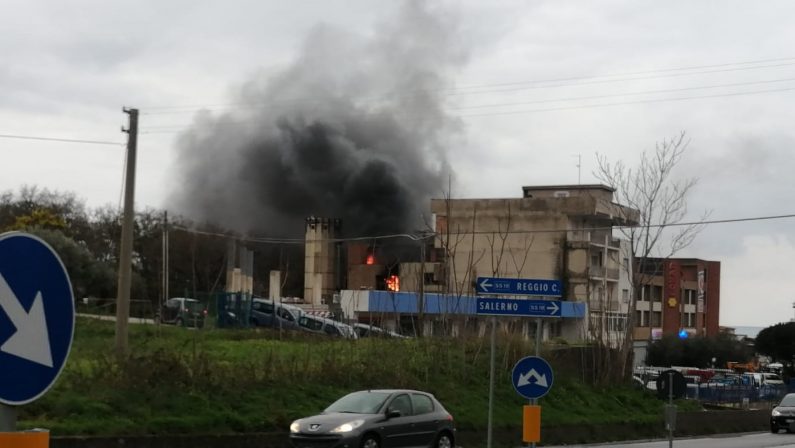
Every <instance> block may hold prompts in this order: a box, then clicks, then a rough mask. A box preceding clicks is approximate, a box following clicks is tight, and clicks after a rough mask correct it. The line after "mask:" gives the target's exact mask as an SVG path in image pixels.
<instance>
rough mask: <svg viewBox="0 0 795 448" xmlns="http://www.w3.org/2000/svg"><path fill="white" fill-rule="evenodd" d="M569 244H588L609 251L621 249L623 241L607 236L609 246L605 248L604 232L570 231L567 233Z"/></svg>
mask: <svg viewBox="0 0 795 448" xmlns="http://www.w3.org/2000/svg"><path fill="white" fill-rule="evenodd" d="M566 239H567V240H568V241H569V243H588V244H590V245H595V246H600V247H607V248H608V249H611V250H612V249H620V248H621V241H620V240H617V239H615V238H613V237H612V236H610V235H607V246H605V233H604V232H591V231H588V230H569V231H568V232H567V233H566Z"/></svg>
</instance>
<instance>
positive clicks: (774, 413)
mask: <svg viewBox="0 0 795 448" xmlns="http://www.w3.org/2000/svg"><path fill="white" fill-rule="evenodd" d="M780 415H781V412H779V410H778V409H773V417H778V416H780Z"/></svg>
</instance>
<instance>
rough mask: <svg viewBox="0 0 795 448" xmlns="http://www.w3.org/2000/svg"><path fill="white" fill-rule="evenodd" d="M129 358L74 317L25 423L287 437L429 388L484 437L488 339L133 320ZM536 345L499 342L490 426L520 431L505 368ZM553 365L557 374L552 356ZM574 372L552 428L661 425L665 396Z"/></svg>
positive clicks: (558, 388)
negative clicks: (351, 400) (334, 410)
mask: <svg viewBox="0 0 795 448" xmlns="http://www.w3.org/2000/svg"><path fill="white" fill-rule="evenodd" d="M130 331H131V334H130V344H131V356H130V358H129V359H128V360H126V361H124V362H121V363H119V362H117V361H116V359H115V357H114V356H113V352H112V348H113V332H114V327H113V323H108V322H101V321H95V320H89V319H78V321H77V327H76V334H75V343H74V347H73V349H72V353H71V357H70V359H69V362H68V363H67V366H66V368H65V370H64V372H63V373H62V375H61V377H60V378H59V380H58V382H57V383H56V385H55V387H54V388H53V389H52V390H51V391H50V392H49V393H47V394H46V395H45V396H44V397H43V398H41V399H40V400H38V401H36V402H34V403H32V404H30V405H27V406H25V407H23V408H22V409H21V420H22V421H21V426H22V427H43V428H48V429H50V430H51V431H52V433H53V434H55V435H120V434H126V435H133V434H164V433H169V434H173V433H224V432H267V431H274V430H276V431H285V428H286V427H287V426H288V425H289V423H290V422H291V421H292V420H294V419H296V418H299V417H302V416H306V415H309V414H314V413H317V412H318V411H320V410H322V409H323V408H325V407H326V406H327V405H328V404H330V403H331V402H332V401H334V400H335V399H336V398H337V397H339V396H341V395H343V394H345V393H347V392H349V391H352V390H358V389H367V388H386V387H390V388H392V387H395V388H397V387H406V388H415V389H421V390H427V391H430V392H432V393H434V394H435V395H436V396H437V397H438V398H439V399H440V400H441V401H442V402H443V403H444V404H445V406H446V407H447V408H448V410H449V411H450V412H451V413H452V414H453V415H454V416H455V418H456V422H457V425H458V426H459V428H461V429H469V430H481V429H483V428H485V425H486V418H487V416H486V409H487V405H488V345H487V344H486V343H485V341H484V340H480V339H473V340H452V339H425V340H374V339H364V340H359V341H341V340H328V339H325V338H315V337H309V336H304V335H300V334H298V335H297V334H293V333H284V334H283V335H282V338H280V337H279V335H278V333H274V332H270V331H249V330H245V331H244V330H241V331H232V330H201V331H191V330H186V329H182V328H174V327H168V326H163V327H160V328H159V329H157V328H156V327H153V326H140V325H135V326H131V328H130ZM527 353H531V347H529V346H528V345H527V344H526V343H525V342H523V341H519V340H509V341H503V344H502V345H501V346H500V351H499V352H498V355H497V356H498V357H497V359H498V362H497V376H496V387H495V403H496V404H495V409H494V421H495V426H496V427H505V428H509V427H511V428H516V427H517V426H519V425H520V424H521V406H522V405H523V404H526V401H524V400H522V399H521V398H520V397H518V396H517V395H516V393H515V392H514V390H513V388H512V386H511V385H510V380H509V374H510V369H511V367H512V366H513V364H514V363H515V361H516V360H517V359H518V358H520V357H521V356H523V355H525V354H527ZM552 364H553V367H556V365H555V360H554V357H552ZM575 370H576V369H566V368H565V367H556V372H555V373H556V378H555V384H554V386H553V388H552V390H551V392H550V393H549V394H548V395H547V396H546V397H544V398H543V399H542V400H541V405H542V406H543V411H542V414H543V417H542V418H543V422H544V425H545V426H554V425H562V424H567V425H568V424H605V423H624V422H628V423H642V422H656V421H660V420H661V414H662V413H661V409H662V408H661V407H662V404H661V402H660V401H658V400H656V399H654V398H653V397H651V396H650V395H648V394H645V393H642V392H640V391H637V390H635V389H632V388H629V387H618V386H616V387H610V388H593V387H590V386H587V385H585V384H583V383H582V381H581V378H580V373H581V372H577V371H575Z"/></svg>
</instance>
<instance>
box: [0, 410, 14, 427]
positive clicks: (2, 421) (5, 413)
mask: <svg viewBox="0 0 795 448" xmlns="http://www.w3.org/2000/svg"><path fill="white" fill-rule="evenodd" d="M16 430H17V408H16V407H14V406H8V405H5V404H0V432H15V431H16Z"/></svg>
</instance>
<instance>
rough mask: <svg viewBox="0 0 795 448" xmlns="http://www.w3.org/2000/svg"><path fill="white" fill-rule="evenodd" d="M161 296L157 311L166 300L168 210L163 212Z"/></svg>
mask: <svg viewBox="0 0 795 448" xmlns="http://www.w3.org/2000/svg"><path fill="white" fill-rule="evenodd" d="M162 287H163V296H162V300H161V301H160V303H159V304H158V312H160V311H161V310H160V308H162V306H163V304H164V303H165V302H166V300H168V211H167V210H166V211H164V212H163V286H162Z"/></svg>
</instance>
